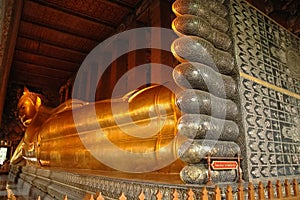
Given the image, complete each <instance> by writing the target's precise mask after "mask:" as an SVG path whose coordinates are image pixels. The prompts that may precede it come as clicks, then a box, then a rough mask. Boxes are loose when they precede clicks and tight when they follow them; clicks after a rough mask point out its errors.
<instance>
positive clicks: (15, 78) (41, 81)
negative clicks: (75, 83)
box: [10, 70, 65, 90]
mask: <svg viewBox="0 0 300 200" xmlns="http://www.w3.org/2000/svg"><path fill="white" fill-rule="evenodd" d="M54 80H55V81H54ZM10 82H12V83H16V84H19V85H24V86H31V87H36V88H40V89H45V88H49V89H55V90H58V89H59V87H60V86H61V85H62V84H63V83H64V82H65V80H64V79H53V78H49V77H44V76H40V75H35V74H32V73H28V72H22V71H14V70H12V76H11V77H10Z"/></svg>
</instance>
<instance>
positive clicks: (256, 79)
mask: <svg viewBox="0 0 300 200" xmlns="http://www.w3.org/2000/svg"><path fill="white" fill-rule="evenodd" d="M240 76H241V77H243V78H246V79H248V80H250V81H253V82H256V83H258V84H261V85H263V86H265V87H267V88H270V89H272V90H276V91H278V92H281V93H283V94H286V95H289V96H291V97H295V98H297V99H300V95H299V94H296V93H294V92H291V91H289V90H286V89H283V88H281V87H278V86H276V85H273V84H271V83H268V82H266V81H263V80H260V79H258V78H255V77H253V76H250V75H248V74H245V73H244V72H240Z"/></svg>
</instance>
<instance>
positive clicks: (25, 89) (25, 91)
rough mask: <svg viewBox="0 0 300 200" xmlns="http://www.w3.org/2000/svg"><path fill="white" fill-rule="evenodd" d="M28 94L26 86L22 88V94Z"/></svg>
mask: <svg viewBox="0 0 300 200" xmlns="http://www.w3.org/2000/svg"><path fill="white" fill-rule="evenodd" d="M28 92H29V90H28V88H27V87H26V86H24V91H23V94H25V93H28Z"/></svg>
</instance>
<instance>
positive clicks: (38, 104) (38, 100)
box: [35, 96, 42, 108]
mask: <svg viewBox="0 0 300 200" xmlns="http://www.w3.org/2000/svg"><path fill="white" fill-rule="evenodd" d="M41 104H42V100H41V98H40V97H39V96H37V97H36V102H35V106H36V107H37V108H39V107H40V105H41Z"/></svg>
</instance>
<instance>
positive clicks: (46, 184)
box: [9, 166, 232, 200]
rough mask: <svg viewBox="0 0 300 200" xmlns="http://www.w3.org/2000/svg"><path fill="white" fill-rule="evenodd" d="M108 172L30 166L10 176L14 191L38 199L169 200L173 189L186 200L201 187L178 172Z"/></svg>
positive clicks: (20, 168)
mask: <svg viewBox="0 0 300 200" xmlns="http://www.w3.org/2000/svg"><path fill="white" fill-rule="evenodd" d="M109 173H110V174H108V173H105V172H103V174H104V175H102V174H101V175H99V174H92V173H91V172H90V171H88V172H87V171H86V172H85V171H81V172H80V173H74V172H62V171H58V170H57V171H55V170H47V169H38V168H35V167H31V166H30V167H29V166H27V167H19V166H12V168H11V171H10V174H9V176H10V179H11V180H12V181H14V182H17V183H18V184H17V186H18V188H12V190H13V191H14V190H15V191H17V192H22V195H30V196H33V197H36V198H37V197H38V196H40V197H41V199H60V200H61V199H63V198H64V196H65V195H67V196H68V200H69V199H76V200H79V199H83V198H84V196H85V195H86V194H87V193H90V194H95V193H97V192H101V194H102V196H103V197H104V198H105V199H119V197H120V196H121V194H122V193H124V195H125V196H126V198H127V199H132V200H136V199H139V198H138V197H139V195H140V194H141V193H142V192H143V194H144V195H145V199H155V196H156V195H157V193H158V191H159V192H160V193H161V194H162V196H163V199H170V200H171V199H173V193H174V192H175V190H176V191H177V193H178V198H179V199H188V197H189V194H188V193H189V191H190V189H191V190H192V191H193V193H194V194H195V198H196V199H198V198H199V199H200V193H201V190H202V188H203V186H200V185H189V184H183V183H181V182H180V180H179V178H178V174H176V175H175V174H165V175H161V174H159V175H158V174H151V175H139V174H130V175H129V174H122V173H120V172H109ZM155 175H156V176H155ZM117 176H118V177H117ZM130 176H131V177H130ZM164 180H165V181H164ZM227 184H228V183H227ZM231 184H232V183H231ZM219 186H220V187H221V190H225V186H226V183H224V185H219ZM223 186H224V187H223ZM222 188H223V189H222ZM207 189H208V191H209V194H210V195H213V193H212V192H213V190H214V186H209V187H208V188H207ZM25 193H28V194H25Z"/></svg>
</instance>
